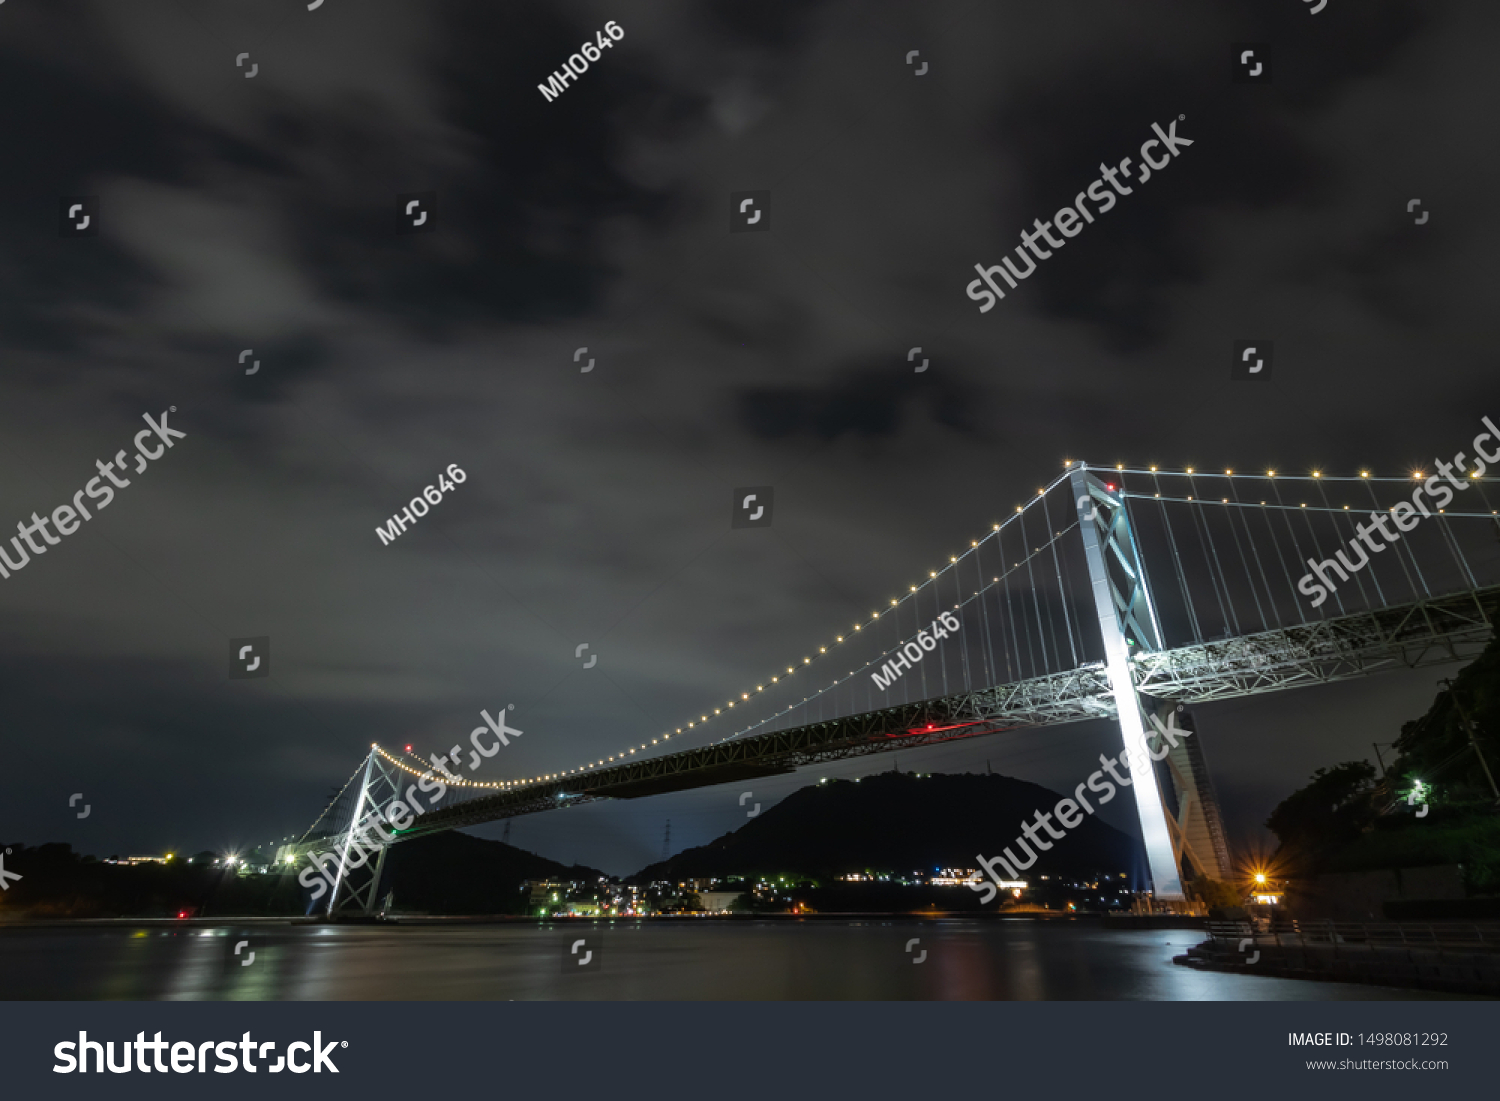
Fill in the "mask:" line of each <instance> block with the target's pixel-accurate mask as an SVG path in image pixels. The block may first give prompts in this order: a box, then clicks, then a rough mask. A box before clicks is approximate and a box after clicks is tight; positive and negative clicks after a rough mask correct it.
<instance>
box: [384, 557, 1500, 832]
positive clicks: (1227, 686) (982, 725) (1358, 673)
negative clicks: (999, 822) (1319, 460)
mask: <svg viewBox="0 0 1500 1101" xmlns="http://www.w3.org/2000/svg"><path fill="white" fill-rule="evenodd" d="M1497 611H1500V586H1496V587H1491V588H1486V589H1480V590H1476V591H1471V592H1464V593H1457V594H1453V595H1449V596H1443V597H1434V598H1431V599H1428V600H1422V601H1418V602H1414V603H1410V604H1404V605H1399V606H1396V607H1391V608H1385V609H1381V610H1378V611H1372V612H1363V613H1358V614H1355V615H1349V616H1343V617H1339V618H1336V619H1327V620H1323V621H1320V622H1318V623H1312V624H1306V625H1302V626H1298V627H1291V628H1286V629H1281V630H1275V631H1266V632H1263V633H1261V634H1256V635H1245V636H1241V637H1237V638H1232V639H1225V640H1223V641H1216V642H1208V643H1204V644H1201V645H1195V646H1185V647H1181V648H1179V649H1174V650H1163V651H1159V652H1145V653H1137V654H1136V655H1134V657H1133V659H1132V662H1131V666H1132V676H1133V678H1134V680H1135V685H1136V688H1137V689H1138V690H1139V691H1140V692H1143V693H1145V694H1147V695H1149V696H1152V697H1155V698H1157V699H1161V700H1171V701H1174V702H1179V703H1184V704H1189V705H1191V704H1197V703H1209V702H1212V701H1215V700H1225V699H1233V698H1235V697H1239V696H1250V695H1257V694H1260V693H1264V692H1275V691H1281V690H1284V689H1288V688H1300V687H1306V686H1308V685H1313V684H1329V683H1332V682H1334V681H1341V680H1349V679H1352V678H1354V677H1362V676H1369V675H1370V674H1373V673H1379V672H1384V671H1387V670H1394V669H1403V668H1408V669H1409V668H1418V667H1420V666H1425V665H1434V664H1438V663H1442V662H1452V661H1462V660H1467V659H1470V658H1472V657H1474V656H1476V655H1477V654H1478V653H1479V651H1480V650H1482V649H1483V648H1484V646H1485V644H1486V643H1488V641H1489V640H1490V638H1491V636H1492V635H1493V633H1494V623H1495V619H1496V614H1497ZM1114 716H1115V704H1114V699H1113V696H1112V694H1111V691H1110V684H1109V680H1108V677H1107V676H1106V674H1105V669H1104V666H1103V664H1102V663H1097V664H1093V665H1086V666H1083V667H1081V668H1078V669H1075V670H1071V671H1069V672H1066V673H1058V674H1053V675H1051V676H1045V677H1037V678H1035V679H1032V680H1025V681H1018V682H1015V683H1011V684H1004V685H998V686H996V687H994V688H989V689H985V690H984V691H980V692H965V693H961V694H958V695H953V696H944V697H940V698H937V699H931V700H924V701H921V702H919V703H912V704H905V705H902V706H899V707H891V708H886V709H883V710H880V711H871V712H866V713H864V714H859V715H851V716H848V717H846V718H842V719H832V720H828V721H826V722H817V723H811V724H808V725H805V726H798V727H793V728H790V729H787V730H778V731H775V732H773V733H769V734H756V735H752V736H749V737H745V738H737V739H734V740H733V741H726V742H720V743H717V744H714V745H709V746H704V747H702V748H699V749H689V750H684V751H682V752H679V753H670V754H666V755H664V756H661V757H650V758H644V759H642V760H639V761H632V762H628V763H623V764H620V765H617V766H615V767H613V768H603V769H598V770H595V771H592V772H588V773H584V774H582V775H579V776H571V777H565V778H563V779H559V780H553V781H548V782H545V783H539V784H532V785H529V786H527V787H525V788H521V789H517V790H513V791H507V792H503V793H499V794H495V795H486V796H481V797H479V798H476V799H470V800H467V801H465V802H462V803H456V804H453V805H450V806H446V807H441V808H438V809H436V810H432V811H428V812H427V813H426V814H424V815H422V816H421V817H419V818H418V819H417V820H416V821H415V823H414V824H413V827H412V828H411V829H410V830H407V831H406V832H404V833H403V834H401V836H400V838H399V840H410V839H411V838H413V837H420V836H423V835H425V834H430V833H437V832H440V831H442V830H449V829H454V828H457V827H460V826H473V825H478V824H481V823H484V822H494V821H498V820H500V819H502V818H512V817H516V816H518V815H522V814H534V813H536V812H539V811H544V810H553V809H556V808H558V807H562V806H572V805H575V804H577V803H582V802H591V801H593V800H596V799H637V798H642V797H644V796H649V795H660V794H663V793H665V792H670V791H682V790H685V789H688V788H697V787H712V786H715V785H718V784H728V783H736V782H741V781H744V780H752V779H758V778H761V777H765V776H774V775H784V774H787V773H791V772H794V771H795V770H797V769H798V768H802V767H805V766H807V765H812V764H818V763H822V762H826V761H838V760H844V759H847V758H852V757H861V756H864V755H866V754H869V753H883V752H888V751H891V750H900V749H911V748H915V747H918V746H924V745H936V744H939V743H942V742H950V741H954V740H957V739H960V738H973V737H978V736H980V735H984V734H995V733H999V732H1000V731H1005V730H1018V729H1023V728H1031V727H1043V726H1057V725H1061V724H1063V723H1072V722H1081V721H1083V720H1086V719H1107V718H1113V717H1114Z"/></svg>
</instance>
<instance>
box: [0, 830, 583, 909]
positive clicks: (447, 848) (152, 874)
mask: <svg viewBox="0 0 1500 1101" xmlns="http://www.w3.org/2000/svg"><path fill="white" fill-rule="evenodd" d="M5 847H6V848H9V849H10V853H9V854H8V855H7V856H6V858H5V867H6V870H7V871H10V872H15V873H18V874H19V875H20V876H21V879H19V880H17V881H14V882H12V883H11V884H10V887H9V888H8V889H7V890H6V892H5V894H4V896H3V897H0V915H10V916H24V917H30V918H113V917H124V918H175V917H178V916H183V915H185V916H188V917H215V916H225V917H227V916H236V917H239V916H283V917H292V916H296V917H300V916H303V915H305V914H308V913H309V912H310V911H313V910H316V911H318V912H321V910H322V907H323V906H324V905H326V902H327V896H326V895H325V896H324V897H323V899H322V900H321V901H319V902H316V903H315V902H313V901H312V899H311V894H312V892H311V891H310V890H308V889H307V888H305V887H303V886H301V885H300V884H299V883H298V882H297V876H295V875H290V874H266V875H259V874H247V875H240V874H237V872H236V871H235V870H233V869H229V868H225V867H223V866H222V865H220V866H214V865H212V864H210V863H209V862H208V859H209V858H211V857H212V854H200V856H199V858H195V860H196V862H195V863H192V864H189V863H188V862H187V860H186V859H185V858H184V859H174V860H173V861H172V862H171V863H170V864H165V865H162V864H139V865H135V866H130V865H124V864H108V863H105V862H103V861H100V860H97V859H95V858H94V857H92V856H84V855H82V854H79V853H75V852H74V851H73V850H72V848H71V847H70V846H68V845H62V844H47V845H38V846H36V847H34V848H27V847H26V846H25V845H22V844H19V843H12V844H10V845H8V846H5ZM601 875H603V873H602V872H600V871H598V870H597V869H594V868H585V867H580V866H578V865H574V866H572V867H569V866H567V865H564V864H559V863H558V862H557V861H555V860H548V859H547V858H546V857H542V856H537V855H536V854H535V853H530V852H526V851H525V850H523V849H517V848H515V847H513V846H511V845H507V844H505V843H503V842H500V841H487V840H484V839H483V838H479V837H471V836H469V835H468V834H463V833H441V834H436V835H434V836H432V837H424V838H421V839H418V840H415V841H408V842H404V843H402V844H400V845H396V846H394V847H393V848H392V849H391V850H390V853H389V855H388V856H387V857H386V864H385V874H384V878H383V881H382V887H381V891H382V894H384V893H386V892H391V891H394V892H395V901H396V904H397V905H398V906H400V907H401V908H402V909H403V910H406V911H425V912H430V913H441V914H506V913H514V914H520V913H524V912H525V910H526V898H525V896H524V895H523V894H522V892H521V888H522V884H523V883H524V882H525V881H526V880H528V879H564V880H575V881H587V882H592V881H595V880H597V879H598V878H599V877H600V876H601Z"/></svg>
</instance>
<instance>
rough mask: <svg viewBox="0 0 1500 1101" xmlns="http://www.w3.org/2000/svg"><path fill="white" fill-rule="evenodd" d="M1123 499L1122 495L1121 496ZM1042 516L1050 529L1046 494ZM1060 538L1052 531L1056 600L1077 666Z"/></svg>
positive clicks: (1050, 511)
mask: <svg viewBox="0 0 1500 1101" xmlns="http://www.w3.org/2000/svg"><path fill="white" fill-rule="evenodd" d="M1124 488H1125V486H1124V483H1123V482H1122V483H1121V485H1120V489H1121V491H1122V492H1123V490H1124ZM1121 499H1122V500H1123V497H1122V498H1121ZM1042 516H1043V517H1044V518H1045V519H1046V521H1047V530H1048V531H1052V509H1051V507H1050V506H1049V505H1048V504H1047V495H1046V494H1043V495H1042ZM1060 538H1061V533H1060V532H1053V533H1052V568H1053V569H1055V570H1056V571H1057V600H1058V603H1059V604H1061V605H1062V613H1063V627H1064V629H1066V630H1067V632H1068V652H1069V653H1071V654H1072V655H1073V667H1074V668H1075V669H1076V668H1077V667H1078V647H1077V646H1075V645H1074V644H1073V617H1072V615H1071V614H1070V613H1069V612H1068V598H1067V595H1066V594H1065V593H1064V592H1063V572H1062V562H1061V561H1060V560H1059V559H1058V557H1057V541H1058V539H1060Z"/></svg>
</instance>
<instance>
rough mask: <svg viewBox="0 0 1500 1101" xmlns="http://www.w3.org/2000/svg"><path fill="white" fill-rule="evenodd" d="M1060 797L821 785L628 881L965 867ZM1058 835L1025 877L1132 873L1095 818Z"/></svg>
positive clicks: (913, 779)
mask: <svg viewBox="0 0 1500 1101" xmlns="http://www.w3.org/2000/svg"><path fill="white" fill-rule="evenodd" d="M1120 797H1121V796H1120V795H1119V794H1117V795H1116V796H1115V798H1120ZM1126 797H1127V798H1128V795H1127V796H1126ZM1061 798H1063V796H1061V795H1059V794H1058V793H1057V792H1055V791H1049V790H1048V789H1047V788H1044V787H1042V786H1041V785H1040V784H1033V783H1030V782H1028V781H1026V780H1017V779H1015V778H1014V777H1010V776H991V775H982V776H981V775H968V774H963V775H941V774H939V775H931V776H913V775H908V774H903V773H897V772H886V773H881V774H879V775H876V776H866V777H863V778H862V779H860V780H857V781H856V780H828V781H824V782H820V783H817V784H813V785H810V786H808V787H805V788H802V789H800V790H799V791H796V792H794V793H792V794H791V795H789V796H788V797H787V798H786V799H784V800H782V801H781V802H780V803H778V804H777V805H776V806H774V807H771V808H769V809H768V810H765V811H763V812H762V813H761V814H760V815H758V816H757V817H755V818H752V819H750V821H748V822H746V823H745V824H744V825H743V826H741V827H740V828H739V829H737V830H734V831H733V832H731V833H726V834H725V835H724V836H723V837H720V838H718V839H717V840H715V841H712V842H710V843H709V844H707V845H703V846H700V847H698V848H694V849H687V850H685V851H683V852H680V853H678V854H677V855H676V856H674V857H672V858H671V859H669V860H665V861H661V862H659V863H656V864H651V865H648V866H647V867H645V868H643V869H641V871H639V872H638V873H636V875H635V876H634V877H633V878H634V879H637V880H656V879H665V880H676V879H685V878H698V877H720V878H722V877H727V876H741V875H743V876H747V877H750V876H769V875H783V874H796V875H804V876H809V877H814V878H820V879H828V878H831V877H834V876H838V875H845V874H849V873H852V872H866V871H870V872H875V873H880V872H910V871H915V870H918V869H926V870H927V871H929V872H930V871H931V870H933V869H934V868H973V867H975V866H976V865H977V864H978V858H979V857H980V856H986V857H993V856H996V855H997V854H999V853H1000V852H1001V850H1002V849H1004V848H1005V847H1006V846H1010V847H1011V849H1012V851H1017V847H1016V837H1017V836H1018V835H1019V834H1020V833H1021V825H1022V823H1023V822H1031V823H1035V816H1036V812H1037V811H1044V812H1047V813H1049V814H1050V813H1052V811H1053V809H1054V808H1055V807H1056V806H1057V803H1058V800H1059V799H1061ZM1095 809H1096V810H1097V802H1096V803H1095ZM1054 822H1055V819H1054ZM1039 832H1040V835H1041V836H1042V837H1043V838H1044V839H1048V840H1050V838H1049V837H1048V835H1047V834H1046V833H1045V832H1044V831H1039ZM1065 832H1066V836H1065V837H1064V838H1063V839H1062V840H1060V841H1051V844H1052V848H1051V849H1050V850H1048V851H1046V852H1042V853H1040V854H1038V858H1037V862H1036V863H1035V864H1034V865H1032V866H1031V867H1030V868H1029V869H1027V870H1026V871H1025V872H1024V873H1022V874H1023V875H1024V876H1025V877H1035V876H1040V875H1062V874H1072V873H1078V874H1091V873H1096V872H1105V873H1112V874H1115V875H1117V874H1118V873H1120V872H1124V873H1126V874H1127V875H1129V874H1130V873H1131V872H1132V871H1133V870H1135V869H1137V868H1138V867H1140V866H1141V861H1140V856H1139V846H1138V845H1137V843H1136V841H1135V840H1134V839H1133V838H1131V837H1130V836H1128V835H1127V834H1124V833H1121V832H1120V831H1119V830H1117V829H1115V828H1114V827H1113V826H1110V825H1107V824H1106V823H1104V822H1101V821H1100V820H1099V819H1098V818H1097V817H1096V816H1093V815H1087V814H1085V815H1084V816H1083V821H1082V822H1080V823H1079V824H1078V826H1077V827H1075V828H1074V829H1071V830H1067V831H1065Z"/></svg>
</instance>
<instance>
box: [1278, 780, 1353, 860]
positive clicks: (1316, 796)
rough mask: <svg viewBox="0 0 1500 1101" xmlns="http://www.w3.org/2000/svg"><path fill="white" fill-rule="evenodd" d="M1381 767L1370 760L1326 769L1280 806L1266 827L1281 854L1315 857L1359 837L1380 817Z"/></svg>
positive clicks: (1279, 804)
mask: <svg viewBox="0 0 1500 1101" xmlns="http://www.w3.org/2000/svg"><path fill="white" fill-rule="evenodd" d="M1374 780H1375V766H1374V765H1372V764H1370V762H1369V761H1345V762H1343V764H1339V765H1335V766H1334V767H1333V768H1320V769H1318V771H1316V772H1314V773H1313V774H1312V779H1311V780H1310V781H1309V782H1308V784H1307V785H1306V786H1305V787H1301V788H1298V789H1297V790H1296V791H1294V792H1292V794H1290V795H1288V796H1287V797H1286V798H1285V799H1283V800H1282V801H1281V802H1280V803H1278V804H1277V805H1276V809H1275V810H1273V811H1272V812H1271V817H1269V818H1267V819H1266V828H1267V829H1268V830H1270V831H1271V832H1272V833H1274V834H1275V835H1276V837H1277V840H1279V841H1280V842H1281V851H1282V852H1283V853H1286V854H1288V855H1292V856H1311V855H1313V854H1315V853H1317V852H1319V851H1323V850H1326V849H1329V848H1332V847H1334V846H1337V845H1341V844H1345V843H1347V842H1349V841H1352V840H1353V839H1354V838H1356V837H1358V836H1359V834H1360V832H1361V830H1363V829H1364V827H1365V826H1366V825H1368V824H1369V823H1370V821H1371V820H1372V819H1373V818H1374V817H1375V808H1374V807H1373V806H1372V805H1371V801H1370V798H1369V796H1370V792H1371V791H1372V789H1373V787H1374Z"/></svg>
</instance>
